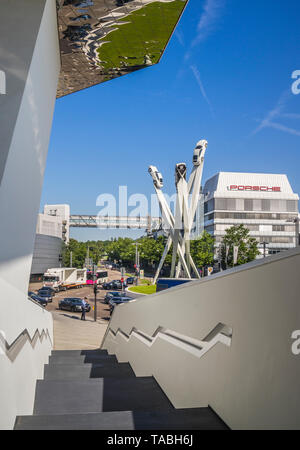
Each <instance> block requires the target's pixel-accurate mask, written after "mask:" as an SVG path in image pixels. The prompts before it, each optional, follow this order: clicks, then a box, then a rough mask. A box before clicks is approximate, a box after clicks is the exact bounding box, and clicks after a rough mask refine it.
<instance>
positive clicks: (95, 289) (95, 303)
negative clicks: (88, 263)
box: [93, 265, 98, 322]
mask: <svg viewBox="0 0 300 450" xmlns="http://www.w3.org/2000/svg"><path fill="white" fill-rule="evenodd" d="M96 271H97V267H96V266H95V265H94V266H93V281H94V294H95V298H94V322H96V321H97V291H98V284H97V275H96Z"/></svg>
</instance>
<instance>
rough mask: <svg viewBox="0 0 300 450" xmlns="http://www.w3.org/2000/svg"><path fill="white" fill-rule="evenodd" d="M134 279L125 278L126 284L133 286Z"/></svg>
mask: <svg viewBox="0 0 300 450" xmlns="http://www.w3.org/2000/svg"><path fill="white" fill-rule="evenodd" d="M135 280H136V277H128V278H126V283H127V284H133V283H135Z"/></svg>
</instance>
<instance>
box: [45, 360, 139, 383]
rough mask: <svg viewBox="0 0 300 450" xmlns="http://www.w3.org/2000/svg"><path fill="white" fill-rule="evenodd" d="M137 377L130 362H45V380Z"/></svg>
mask: <svg viewBox="0 0 300 450" xmlns="http://www.w3.org/2000/svg"><path fill="white" fill-rule="evenodd" d="M107 377H135V374H134V372H133V370H132V368H131V366H130V364H128V363H119V364H101V363H99V364H83V365H77V364H51V365H49V364H45V368H44V379H45V380H78V381H80V380H88V379H89V378H107Z"/></svg>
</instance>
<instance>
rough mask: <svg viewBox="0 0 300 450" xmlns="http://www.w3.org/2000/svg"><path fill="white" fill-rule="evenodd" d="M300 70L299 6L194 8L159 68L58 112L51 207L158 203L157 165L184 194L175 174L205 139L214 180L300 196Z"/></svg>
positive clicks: (287, 1)
mask: <svg viewBox="0 0 300 450" xmlns="http://www.w3.org/2000/svg"><path fill="white" fill-rule="evenodd" d="M295 70H300V2H299V0H190V2H189V5H188V6H187V8H186V10H185V12H184V15H183V16H182V19H181V21H180V23H179V25H178V26H177V28H176V31H175V33H174V35H173V37H172V39H171V41H170V43H169V45H168V47H167V50H166V52H165V54H164V56H163V58H162V60H161V62H160V63H159V64H158V65H156V66H154V67H150V68H147V69H144V70H141V71H138V72H135V73H133V74H131V75H127V76H124V77H121V78H119V79H115V80H113V81H110V82H107V83H103V84H101V85H98V86H95V87H93V88H89V89H87V90H84V91H81V92H78V93H76V94H72V95H69V96H66V97H64V98H62V99H59V100H57V101H56V108H55V114H54V120H53V129H52V135H51V141H50V147H49V153H48V160H47V167H46V172H45V181H44V189H43V194H42V199H41V207H42V205H44V204H45V203H48V204H51V203H69V204H70V205H71V212H72V213H73V214H97V212H98V211H99V207H97V206H96V199H97V197H98V195H100V194H102V193H111V194H114V195H116V196H117V193H118V186H119V185H127V186H128V194H129V195H130V194H133V193H142V194H145V195H147V196H148V197H150V195H151V194H152V193H153V185H152V181H151V178H150V176H149V175H148V173H147V169H148V166H149V165H150V164H153V165H156V166H157V167H158V168H159V170H160V171H161V172H162V173H163V176H164V181H165V191H166V192H167V193H169V194H172V193H173V192H174V165H175V163H177V162H181V161H186V162H187V163H188V167H189V168H191V157H192V151H193V149H194V146H195V143H196V142H197V141H198V140H199V139H207V141H208V149H207V153H206V160H205V167H204V173H203V180H206V179H207V178H208V177H210V176H212V175H213V174H215V173H216V172H218V171H236V172H265V173H286V174H287V175H288V178H289V180H290V182H291V185H292V188H293V189H294V191H295V192H298V193H300V177H299V166H300V156H299V154H300V153H299V152H300V94H299V95H294V94H293V93H292V89H291V87H292V83H293V82H294V81H295V80H293V79H292V78H291V77H292V73H293V72H294V71H295ZM126 234H128V235H130V236H133V237H136V236H139V235H141V233H140V232H139V231H137V232H131V233H127V232H126ZM71 235H72V237H74V238H76V239H79V240H87V239H106V238H109V237H112V236H118V235H124V232H121V231H119V230H107V231H103V230H102V231H101V230H97V229H72V233H71Z"/></svg>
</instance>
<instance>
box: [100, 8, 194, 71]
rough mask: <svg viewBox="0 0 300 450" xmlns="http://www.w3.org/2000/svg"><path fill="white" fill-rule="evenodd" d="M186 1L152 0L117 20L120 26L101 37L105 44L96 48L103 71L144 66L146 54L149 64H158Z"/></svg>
mask: <svg viewBox="0 0 300 450" xmlns="http://www.w3.org/2000/svg"><path fill="white" fill-rule="evenodd" d="M185 3H186V2H183V1H181V0H174V1H173V2H171V3H160V2H155V3H151V4H149V5H147V6H144V7H143V8H141V9H139V10H137V11H134V12H132V13H131V14H130V15H128V16H127V17H125V18H124V19H122V20H120V22H119V28H118V29H117V30H115V31H112V32H111V33H109V34H108V35H107V36H105V37H103V38H102V40H103V41H105V43H104V44H103V45H101V47H99V49H98V54H99V59H100V61H101V64H100V65H101V66H102V67H103V68H104V69H106V70H109V69H113V68H122V67H125V66H127V67H128V66H137V65H144V64H145V55H148V56H149V58H150V59H151V62H152V64H155V63H157V62H158V60H159V58H160V56H161V54H162V52H163V50H164V48H165V46H166V44H167V42H168V39H169V38H170V35H171V33H172V31H173V28H174V26H175V25H176V23H177V21H178V19H179V17H180V14H181V12H182V10H183V8H184V6H185ZM127 22H129V23H127ZM122 23H124V25H121V24H122ZM112 28H115V26H112ZM107 41H109V42H107ZM99 42H101V40H100V41H99Z"/></svg>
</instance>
